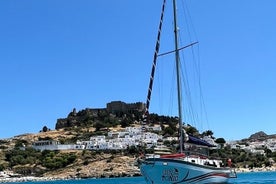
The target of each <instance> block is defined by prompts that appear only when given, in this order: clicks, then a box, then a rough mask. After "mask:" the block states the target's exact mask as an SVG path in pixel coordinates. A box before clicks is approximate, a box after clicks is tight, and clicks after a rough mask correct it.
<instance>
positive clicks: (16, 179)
mask: <svg viewBox="0 0 276 184" xmlns="http://www.w3.org/2000/svg"><path fill="white" fill-rule="evenodd" d="M235 170H236V172H237V173H250V172H276V166H272V167H262V168H252V169H249V168H236V169H235ZM136 176H141V175H139V174H138V173H136V174H135V175H133V173H132V174H128V173H124V174H123V175H118V176H115V175H112V176H108V175H104V174H102V175H101V177H93V176H91V177H89V176H87V177H77V176H75V177H72V176H66V177H61V176H42V177H36V176H22V177H21V176H16V177H13V176H8V175H6V176H4V175H0V183H15V182H36V181H58V180H81V179H99V178H119V177H136Z"/></svg>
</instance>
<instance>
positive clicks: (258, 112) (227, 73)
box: [0, 0, 276, 140]
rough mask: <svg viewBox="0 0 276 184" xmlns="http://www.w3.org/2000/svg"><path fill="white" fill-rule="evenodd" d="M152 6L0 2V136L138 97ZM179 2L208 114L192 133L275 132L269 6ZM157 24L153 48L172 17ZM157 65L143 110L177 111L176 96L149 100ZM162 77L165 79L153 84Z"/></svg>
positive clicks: (167, 43) (149, 51) (145, 74)
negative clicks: (73, 112) (159, 30)
mask: <svg viewBox="0 0 276 184" xmlns="http://www.w3.org/2000/svg"><path fill="white" fill-rule="evenodd" d="M181 2H182V1H181ZM161 3H162V2H161V1H146V0H142V1H127V0H119V1H106V0H94V1H89V0H82V1H75V0H66V1H65V0H60V1H50V0H49V1H48V0H44V1H36V0H23V1H17V0H11V1H0V22H1V23H0V40H1V41H0V83H1V91H0V93H1V97H0V103H1V106H0V112H1V114H0V116H1V119H0V123H1V129H0V138H7V137H12V136H14V135H18V134H23V133H36V132H38V131H39V130H41V129H42V127H43V126H44V125H46V126H47V127H49V128H51V129H54V127H55V123H56V120H57V119H58V118H63V117H66V116H67V115H68V113H69V112H70V111H71V110H72V109H73V108H76V109H77V110H81V109H84V108H86V107H90V108H97V107H105V105H106V103H108V102H110V101H113V100H121V101H125V102H128V103H131V102H137V101H143V102H144V101H145V100H146V95H147V87H148V82H149V75H150V70H151V63H152V58H153V52H154V47H155V39H156V36H157V28H158V23H159V17H160V10H161ZM168 3H170V0H168ZM185 6H187V7H188V9H189V16H188V19H189V23H191V24H189V25H193V26H192V27H193V28H192V29H191V30H192V34H191V35H192V36H191V40H192V41H199V44H198V46H197V47H196V48H199V49H196V50H199V54H198V55H196V56H197V57H199V58H200V71H201V72H200V76H201V87H202V92H203V96H204V103H205V106H206V112H207V118H203V120H204V119H206V120H207V122H206V123H205V122H204V121H202V122H200V123H197V125H198V124H200V125H199V129H200V130H201V131H202V130H206V129H211V130H213V132H214V135H215V137H224V138H225V139H227V140H235V139H241V138H246V137H248V136H250V135H251V134H252V133H255V132H257V131H261V130H262V131H264V132H266V133H267V134H275V133H276V125H275V119H276V116H275V112H276V105H275V102H276V95H275V94H276V82H275V78H276V74H275V71H276V63H275V58H276V52H275V48H274V45H275V43H276V36H275V33H276V26H275V17H276V12H275V7H276V2H275V1H273V0H266V1H257V0H244V1H239V0H233V1H219V0H210V1H199V0H192V1H191V0H189V1H187V4H186V5H185ZM168 8H169V9H167V10H166V15H167V14H168V13H169V12H170V10H171V5H170V6H168ZM182 8H183V5H181V3H180V2H179V11H180V10H181V9H182ZM179 22H180V23H182V22H184V21H183V20H182V19H180V20H179ZM165 23H166V24H167V25H168V26H167V27H168V28H167V29H164V32H163V34H162V41H163V42H161V48H160V49H161V52H164V51H168V50H170V49H169V48H172V47H171V43H172V36H169V34H170V33H169V32H170V31H171V30H172V22H171V19H168V20H166V21H165V22H164V24H165ZM184 28H185V27H183V28H182V27H181V28H180V30H181V29H184ZM184 30H185V29H184ZM194 35H196V36H194ZM166 37H168V39H166ZM185 38H186V37H185V36H183V40H185ZM188 42H189V40H188V41H184V43H188ZM162 62H163V63H162ZM160 63H161V64H160ZM160 63H158V68H157V69H160V70H161V73H159V72H157V76H156V83H155V84H154V91H153V97H152V98H153V99H152V103H151V107H150V111H151V112H155V113H158V114H168V115H176V110H175V109H174V108H171V110H167V107H168V106H172V105H175V104H176V103H175V102H174V104H168V103H169V102H168V101H165V102H164V103H160V102H157V101H159V99H162V98H163V96H165V95H166V94H167V93H168V92H163V91H162V90H163V89H164V88H165V89H166V88H168V89H171V87H169V86H170V84H168V83H167V82H168V81H169V82H170V81H171V79H172V77H171V75H167V74H170V72H169V71H167V70H168V69H169V67H168V66H167V64H168V63H170V61H168V62H167V59H161V61H160ZM164 74H165V76H168V78H169V80H167V81H166V80H165V82H160V81H161V79H163V78H165V77H162V76H163V75H164ZM158 85H160V86H161V87H158ZM160 91H161V92H160ZM160 94H161V97H160ZM158 95H159V97H156V96H158ZM160 104H161V105H160Z"/></svg>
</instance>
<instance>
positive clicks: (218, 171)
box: [140, 158, 233, 184]
mask: <svg viewBox="0 0 276 184" xmlns="http://www.w3.org/2000/svg"><path fill="white" fill-rule="evenodd" d="M140 170H141V173H142V175H143V176H144V177H145V180H146V182H147V183H149V184H154V183H155V184H161V183H162V184H183V183H226V182H227V181H228V179H229V178H231V174H233V173H232V171H231V169H230V168H216V167H211V166H204V165H199V164H195V163H191V162H187V161H184V160H183V159H182V160H181V159H165V158H148V159H146V160H143V161H141V165H140Z"/></svg>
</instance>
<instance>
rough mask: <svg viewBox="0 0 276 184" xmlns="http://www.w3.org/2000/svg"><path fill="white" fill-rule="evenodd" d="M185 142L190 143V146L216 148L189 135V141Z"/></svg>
mask: <svg viewBox="0 0 276 184" xmlns="http://www.w3.org/2000/svg"><path fill="white" fill-rule="evenodd" d="M187 142H188V143H191V144H196V145H200V146H208V147H216V146H215V145H213V144H210V143H208V142H207V141H204V140H202V139H199V138H197V137H194V136H191V135H189V139H188V141H187Z"/></svg>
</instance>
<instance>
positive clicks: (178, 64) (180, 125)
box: [173, 0, 183, 153]
mask: <svg viewBox="0 0 276 184" xmlns="http://www.w3.org/2000/svg"><path fill="white" fill-rule="evenodd" d="M173 18H174V41H175V62H176V77H177V98H178V116H179V117H178V118H179V120H178V121H179V133H180V138H179V146H180V153H182V152H183V131H182V103H181V102H182V94H181V79H180V58H179V48H178V27H177V12H176V0H173Z"/></svg>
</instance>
